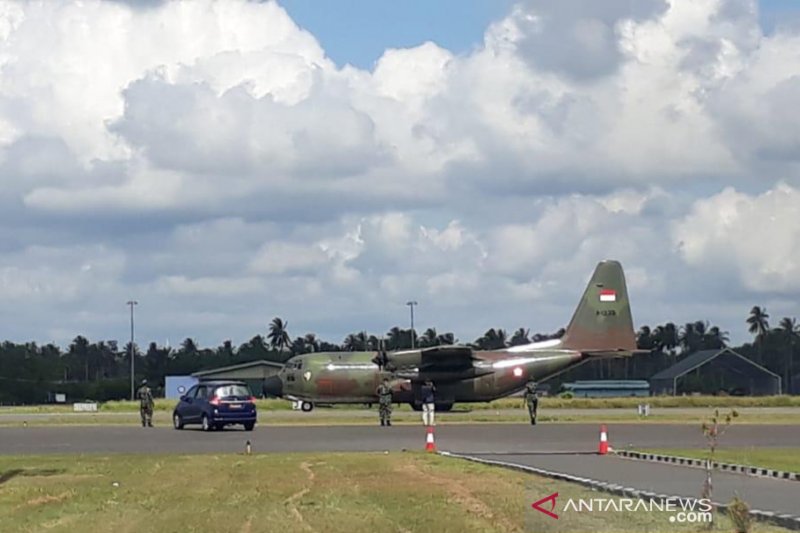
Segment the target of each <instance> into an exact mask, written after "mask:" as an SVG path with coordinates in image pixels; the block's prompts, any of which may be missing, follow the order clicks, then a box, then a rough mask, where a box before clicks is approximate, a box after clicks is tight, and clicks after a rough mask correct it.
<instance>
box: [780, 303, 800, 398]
mask: <svg viewBox="0 0 800 533" xmlns="http://www.w3.org/2000/svg"><path fill="white" fill-rule="evenodd" d="M780 332H781V334H782V336H783V339H784V342H785V343H786V350H787V354H786V355H787V357H786V360H785V361H784V364H783V388H784V390H783V392H784V393H787V394H791V393H792V391H793V390H794V387H792V378H793V377H794V376H793V374H794V368H793V367H794V365H793V364H792V363H793V359H794V345H795V342H796V341H797V339H798V338H800V327H799V326H798V325H797V320H795V319H794V318H789V317H788V316H786V317H783V318H782V319H781V322H780Z"/></svg>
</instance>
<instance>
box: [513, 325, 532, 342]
mask: <svg viewBox="0 0 800 533" xmlns="http://www.w3.org/2000/svg"><path fill="white" fill-rule="evenodd" d="M530 335H531V330H529V329H525V328H519V329H518V330H517V331H515V332H514V334H513V335H512V336H511V341H510V342H509V344H510V345H511V346H522V345H524V344H528V343H530V342H531V341H530Z"/></svg>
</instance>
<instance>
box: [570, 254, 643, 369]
mask: <svg viewBox="0 0 800 533" xmlns="http://www.w3.org/2000/svg"><path fill="white" fill-rule="evenodd" d="M562 345H563V346H564V347H565V348H568V349H572V350H578V351H581V352H583V353H586V354H587V355H592V356H598V357H600V356H611V357H613V356H620V355H631V354H633V353H634V352H636V351H637V349H636V334H635V333H634V331H633V318H632V316H631V307H630V303H629V302H628V288H627V287H626V286H625V274H624V273H623V271H622V265H621V264H620V263H619V262H618V261H602V262H601V263H598V265H597V268H595V270H594V274H593V275H592V279H591V280H590V281H589V285H588V286H587V287H586V290H585V291H584V293H583V297H582V298H581V301H580V303H579V304H578V308H577V309H576V311H575V314H574V315H573V316H572V320H571V321H570V323H569V326H567V329H566V331H565V333H564V336H563V337H562Z"/></svg>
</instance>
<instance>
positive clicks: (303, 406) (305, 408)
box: [300, 402, 314, 413]
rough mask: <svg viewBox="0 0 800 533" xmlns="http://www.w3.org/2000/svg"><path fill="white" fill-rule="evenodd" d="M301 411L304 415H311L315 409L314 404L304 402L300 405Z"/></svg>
mask: <svg viewBox="0 0 800 533" xmlns="http://www.w3.org/2000/svg"><path fill="white" fill-rule="evenodd" d="M300 409H301V410H302V411H303V412H304V413H310V412H311V410H312V409H314V404H313V403H311V402H303V403H302V404H300Z"/></svg>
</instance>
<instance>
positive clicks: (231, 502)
mask: <svg viewBox="0 0 800 533" xmlns="http://www.w3.org/2000/svg"><path fill="white" fill-rule="evenodd" d="M553 492H558V493H559V501H560V502H564V501H566V499H567V498H593V497H598V493H597V492H593V491H590V490H587V489H584V488H582V487H580V486H577V485H572V484H569V483H564V482H559V481H554V480H551V479H547V478H542V477H538V476H533V475H529V474H525V473H521V472H514V471H510V470H505V469H500V468H493V467H488V466H483V465H478V464H474V463H469V462H466V461H461V460H457V459H448V458H443V457H439V456H433V455H424V454H418V453H392V454H263V455H262V454H257V455H252V456H244V455H233V454H226V455H189V456H187V455H163V456H162V455H114V456H98V455H88V456H87V455H84V456H74V455H73V456H19V457H0V524H2V530H3V532H5V533H15V532H31V531H33V532H38V531H55V532H72V531H81V532H86V533H94V532H107V531H114V532H117V531H214V532H221V533H225V532H240V531H245V532H247V531H250V532H257V531H325V532H333V533H336V532H347V533H358V532H362V531H364V532H370V533H371V532H375V531H411V532H414V531H422V532H427V531H441V532H471V531H475V532H478V531H480V532H490V531H511V532H522V531H544V532H549V531H554V532H555V531H558V532H561V531H563V532H567V531H569V532H582V531H588V532H593V533H604V532H612V531H613V532H619V531H637V532H642V531H648V532H653V533H657V532H661V531H664V532H667V531H670V532H672V531H701V530H703V529H701V528H703V526H700V525H676V524H673V523H670V522H669V520H668V518H669V515H668V514H666V513H646V512H644V511H639V512H624V513H614V512H605V513H604V512H596V513H575V512H569V513H564V514H562V516H561V518H560V519H559V520H554V519H552V518H549V517H547V516H545V515H542V514H541V513H538V512H536V511H534V510H532V509H530V504H531V503H532V501H535V500H536V499H539V498H542V497H544V496H546V495H549V494H551V493H553ZM731 529H732V528H731V524H730V522H728V521H727V519H725V518H720V519H719V520H718V522H717V524H716V526H715V529H714V530H716V531H730V530H731ZM754 531H756V532H776V531H784V530H782V529H780V528H776V527H772V526H766V525H763V524H758V525H757V526H756V527H755V528H754Z"/></svg>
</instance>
